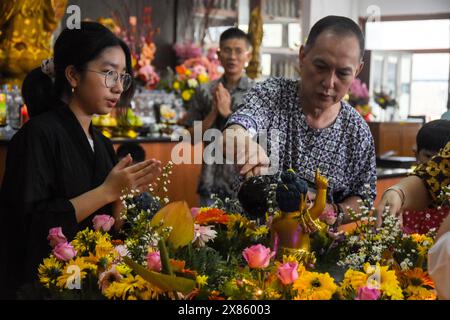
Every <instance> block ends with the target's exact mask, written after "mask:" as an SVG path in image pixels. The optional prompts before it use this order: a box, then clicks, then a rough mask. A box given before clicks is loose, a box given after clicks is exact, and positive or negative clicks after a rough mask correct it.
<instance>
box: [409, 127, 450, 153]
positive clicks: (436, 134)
mask: <svg viewBox="0 0 450 320" xmlns="http://www.w3.org/2000/svg"><path fill="white" fill-rule="evenodd" d="M449 141H450V121H449V120H443V119H439V120H434V121H430V122H427V123H425V124H424V125H423V126H422V128H420V130H419V132H418V133H417V137H416V143H417V152H419V151H420V150H422V149H426V150H429V151H432V152H436V153H437V152H439V150H440V149H442V148H444V147H445V145H446V144H447V143H448V142H449Z"/></svg>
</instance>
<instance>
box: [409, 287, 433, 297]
mask: <svg viewBox="0 0 450 320" xmlns="http://www.w3.org/2000/svg"><path fill="white" fill-rule="evenodd" d="M405 294H406V296H407V297H408V298H407V300H436V299H437V296H436V291H435V290H428V289H426V288H423V287H417V286H409V287H407V288H406V289H405Z"/></svg>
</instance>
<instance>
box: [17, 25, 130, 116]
mask: <svg viewBox="0 0 450 320" xmlns="http://www.w3.org/2000/svg"><path fill="white" fill-rule="evenodd" d="M115 46H120V47H121V48H122V49H123V51H124V53H125V60H126V69H127V72H128V73H130V74H132V69H131V54H130V49H129V48H128V46H127V45H126V44H125V42H123V41H122V40H120V39H119V38H117V37H116V36H115V35H114V33H112V32H111V31H110V30H109V29H108V28H106V27H105V26H103V25H101V24H100V23H97V22H92V21H83V22H81V28H80V29H67V28H66V29H64V30H63V31H62V32H61V34H60V35H59V37H58V39H57V40H56V42H55V45H54V48H53V49H54V50H53V51H54V57H53V61H54V65H55V79H54V83H50V82H49V81H48V80H47V79H46V80H44V81H41V79H43V76H46V77H47V78H48V79H49V80H50V78H49V77H48V76H47V75H45V74H44V73H43V72H42V71H41V70H40V68H36V69H34V70H33V71H32V72H31V73H32V74H31V75H29V76H27V78H28V79H27V84H26V86H25V88H24V89H23V90H22V93H23V96H24V100H26V101H28V103H27V105H28V104H29V105H30V107H31V109H35V110H39V111H38V112H43V111H45V110H48V109H49V108H51V107H52V106H53V105H55V104H56V103H57V102H58V100H59V99H61V97H62V96H63V95H65V94H66V95H70V94H71V86H70V84H69V82H68V80H67V78H66V75H65V70H66V67H67V66H70V65H73V66H74V67H75V69H76V70H77V71H79V72H80V73H82V74H83V73H84V72H85V71H84V69H85V68H86V66H87V64H88V63H89V62H90V61H92V60H95V59H96V58H97V57H98V56H99V55H100V54H101V53H102V52H103V50H104V49H106V48H109V47H115ZM50 85H51V88H52V90H46V89H47V88H49V87H50ZM133 89H134V86H133V85H132V86H131V87H130V88H129V89H128V90H127V91H125V92H123V93H122V96H121V102H122V105H127V104H128V103H129V102H130V100H131V98H132V96H133V91H134V90H133ZM31 91H35V93H33V92H31Z"/></svg>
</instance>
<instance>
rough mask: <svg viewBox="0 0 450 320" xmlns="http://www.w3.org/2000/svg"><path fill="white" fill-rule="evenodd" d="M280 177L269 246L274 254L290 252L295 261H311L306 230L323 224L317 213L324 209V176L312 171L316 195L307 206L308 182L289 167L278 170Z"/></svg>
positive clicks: (307, 231) (325, 186) (319, 213)
mask: <svg viewBox="0 0 450 320" xmlns="http://www.w3.org/2000/svg"><path fill="white" fill-rule="evenodd" d="M281 180H282V182H280V183H279V184H278V186H277V192H276V197H277V203H278V207H279V208H280V210H281V213H280V215H278V216H276V217H275V218H274V219H273V221H272V225H271V235H272V246H273V249H274V250H275V252H277V257H278V258H282V257H283V255H293V256H295V257H296V258H297V260H298V261H299V262H302V263H304V264H314V263H315V255H314V252H311V240H310V234H311V233H313V232H315V231H318V230H322V228H324V227H325V224H324V223H322V222H321V221H319V216H320V215H321V214H322V212H323V211H324V210H325V205H326V195H327V187H328V180H327V179H326V178H325V177H323V176H321V175H320V172H319V170H317V171H316V178H315V180H316V181H315V183H316V188H317V195H316V198H315V200H314V205H313V206H312V207H311V208H308V207H307V193H308V185H307V183H306V182H305V181H304V180H302V179H300V178H299V177H298V176H297V175H296V174H295V172H294V171H293V170H292V169H289V170H288V171H287V172H284V173H282V175H281Z"/></svg>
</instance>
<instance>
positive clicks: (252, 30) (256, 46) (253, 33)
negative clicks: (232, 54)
mask: <svg viewBox="0 0 450 320" xmlns="http://www.w3.org/2000/svg"><path fill="white" fill-rule="evenodd" d="M248 34H249V36H250V41H251V44H252V58H251V60H250V63H249V65H248V67H247V69H246V72H247V76H248V77H249V78H251V79H256V78H258V77H259V76H260V75H261V54H260V49H261V43H262V38H263V19H262V16H261V7H259V6H258V7H255V8H254V9H253V10H252V12H251V14H250V23H249V26H248Z"/></svg>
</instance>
